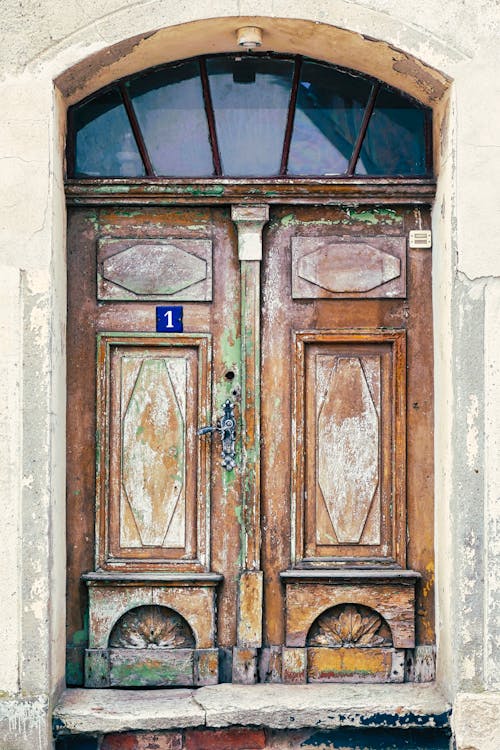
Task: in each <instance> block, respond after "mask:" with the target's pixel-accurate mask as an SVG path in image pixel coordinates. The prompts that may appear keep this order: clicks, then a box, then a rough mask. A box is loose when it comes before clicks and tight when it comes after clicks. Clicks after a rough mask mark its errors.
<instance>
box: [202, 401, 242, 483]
mask: <svg viewBox="0 0 500 750" xmlns="http://www.w3.org/2000/svg"><path fill="white" fill-rule="evenodd" d="M222 408H223V410H224V413H223V415H222V417H221V418H220V419H218V420H217V422H216V424H215V426H214V425H207V426H206V427H200V429H199V430H198V435H200V436H201V435H212V434H213V433H214V432H219V433H220V436H221V440H222V466H223V467H224V469H226V470H227V471H231V470H232V469H234V467H235V466H236V461H235V460H234V459H235V455H236V454H235V442H236V419H235V417H234V404H233V403H231V401H229V400H227V401H225V402H224V404H223V405H222Z"/></svg>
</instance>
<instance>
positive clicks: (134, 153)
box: [73, 90, 145, 177]
mask: <svg viewBox="0 0 500 750" xmlns="http://www.w3.org/2000/svg"><path fill="white" fill-rule="evenodd" d="M73 118H74V119H73V123H74V128H75V133H76V136H75V155H76V156H75V177H142V176H143V175H144V174H145V172H144V167H143V164H142V159H141V156H140V154H139V150H138V148H137V144H136V142H135V138H134V134H133V132H132V128H131V127H130V123H129V119H128V117H127V113H126V111H125V107H124V106H123V102H122V99H121V96H120V94H119V93H118V91H116V90H112V91H108V92H106V93H104V94H100V95H99V96H96V97H95V98H93V99H90V100H89V101H87V102H84V103H83V104H81V105H79V106H77V107H75V108H74V109H73Z"/></svg>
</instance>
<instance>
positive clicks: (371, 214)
mask: <svg viewBox="0 0 500 750" xmlns="http://www.w3.org/2000/svg"><path fill="white" fill-rule="evenodd" d="M346 213H347V215H346V216H345V217H344V218H342V219H326V218H325V219H321V218H318V219H307V220H304V221H302V220H301V219H297V217H296V216H295V214H286V216H283V217H282V219H281V225H282V226H283V227H291V226H298V225H302V226H307V225H310V224H313V225H325V226H335V225H338V224H344V225H345V224H348V225H353V224H357V223H362V224H399V223H401V222H402V221H403V217H402V216H400V215H399V214H398V213H397V211H395V210H394V209H393V208H373V209H366V210H364V211H355V210H352V209H350V208H348V209H346Z"/></svg>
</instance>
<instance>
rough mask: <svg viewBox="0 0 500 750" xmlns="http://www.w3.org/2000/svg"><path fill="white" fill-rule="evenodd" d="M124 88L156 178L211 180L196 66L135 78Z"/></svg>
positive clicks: (209, 149) (206, 126) (201, 97)
mask: <svg viewBox="0 0 500 750" xmlns="http://www.w3.org/2000/svg"><path fill="white" fill-rule="evenodd" d="M126 87H127V91H128V94H129V96H130V100H131V102H132V105H133V108H134V111H135V114H136V117H137V122H138V124H139V127H140V129H141V131H142V136H143V139H144V143H145V145H146V148H147V152H148V154H149V157H150V159H151V163H152V166H153V169H154V172H155V174H160V175H169V176H171V177H205V176H210V175H211V174H212V172H213V161H212V150H211V148H210V139H209V134H208V125H207V118H206V116H205V110H204V106H203V91H202V85H201V79H200V70H199V66H198V64H197V62H196V61H195V60H189V61H187V62H184V63H181V64H180V65H175V66H170V67H168V68H162V69H161V70H158V71H155V72H152V73H147V74H146V75H144V76H140V77H136V78H132V79H130V80H129V81H127V83H126Z"/></svg>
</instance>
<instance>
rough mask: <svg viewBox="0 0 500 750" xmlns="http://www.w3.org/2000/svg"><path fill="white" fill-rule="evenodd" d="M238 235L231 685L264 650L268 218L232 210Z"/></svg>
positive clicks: (248, 677) (249, 675) (245, 678)
mask: <svg viewBox="0 0 500 750" xmlns="http://www.w3.org/2000/svg"><path fill="white" fill-rule="evenodd" d="M231 218H232V220H233V221H234V223H235V224H236V227H237V230H238V258H239V261H240V279H241V321H240V322H241V338H242V342H241V344H242V345H241V435H242V440H241V449H242V450H241V452H242V462H241V472H242V483H241V487H242V490H241V492H242V498H241V500H242V503H241V504H242V519H241V558H242V570H241V575H240V581H239V588H238V604H237V607H238V612H237V647H236V648H235V650H234V654H233V682H243V683H247V684H248V683H253V682H256V681H257V656H258V651H257V650H258V649H259V648H260V647H261V646H262V592H263V576H262V571H261V569H260V547H261V530H260V264H261V260H262V228H263V226H264V224H265V223H266V221H267V220H268V218H269V207H268V206H263V205H253V206H252V205H251V206H232V207H231Z"/></svg>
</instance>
